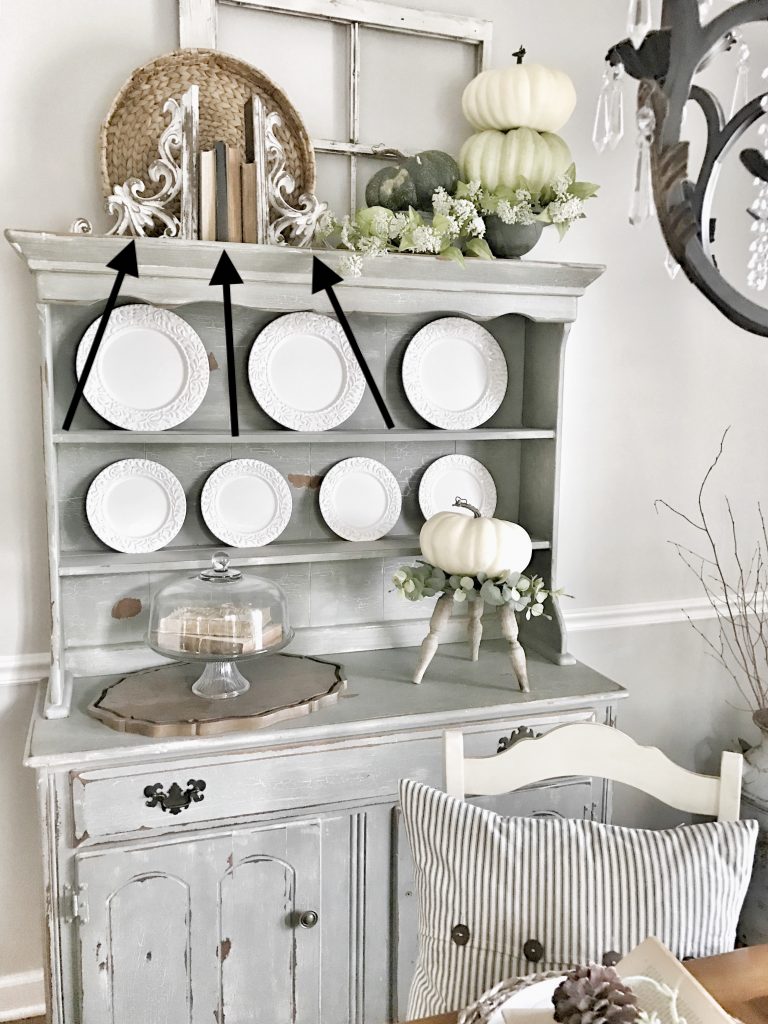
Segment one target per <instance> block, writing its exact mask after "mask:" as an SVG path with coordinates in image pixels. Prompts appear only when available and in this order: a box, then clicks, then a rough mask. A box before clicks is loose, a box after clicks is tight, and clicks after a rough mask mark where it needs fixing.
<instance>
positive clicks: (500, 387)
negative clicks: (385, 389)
mask: <svg viewBox="0 0 768 1024" xmlns="http://www.w3.org/2000/svg"><path fill="white" fill-rule="evenodd" d="M403 386H404V388H405V393H406V395H407V396H408V401H409V402H410V403H411V405H412V406H413V408H414V409H415V410H416V412H417V413H419V415H421V416H423V417H424V419H425V420H427V422H428V423H433V424H434V425H435V426H436V427H443V428H444V429H446V430H469V429H471V428H472V427H477V426H479V425H480V424H481V423H485V421H486V420H487V419H490V417H491V416H493V414H494V413H495V412H496V410H497V409H498V408H499V406H500V405H501V402H502V399H503V398H504V395H505V394H506V391H507V362H506V360H505V358H504V353H503V352H502V351H501V347H500V345H499V343H498V342H497V341H496V339H495V338H494V336H493V335H492V334H491V333H490V332H489V331H487V330H486V329H485V327H482V326H481V325H480V324H476V323H475V322H474V320H465V319H464V318H463V317H458V316H447V317H443V318H442V319H440V320H433V321H432V323H431V324H427V325H426V327H422V329H421V330H420V331H418V332H417V333H416V334H415V335H414V336H413V338H412V339H411V342H410V344H409V345H408V348H407V349H406V350H405V358H404V359H403Z"/></svg>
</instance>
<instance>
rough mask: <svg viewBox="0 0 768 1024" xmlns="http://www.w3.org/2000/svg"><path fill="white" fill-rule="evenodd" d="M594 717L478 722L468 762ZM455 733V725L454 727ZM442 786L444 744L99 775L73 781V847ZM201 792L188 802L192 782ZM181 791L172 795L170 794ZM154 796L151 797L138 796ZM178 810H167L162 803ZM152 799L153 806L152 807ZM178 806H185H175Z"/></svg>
mask: <svg viewBox="0 0 768 1024" xmlns="http://www.w3.org/2000/svg"><path fill="white" fill-rule="evenodd" d="M593 718H594V712H593V711H591V710H589V709H586V710H585V709H583V708H582V709H578V710H575V711H573V712H565V713H563V712H558V713H557V714H549V715H547V714H543V715H542V714H540V715H539V716H538V717H530V718H515V719H510V718H505V719H501V718H500V719H498V720H497V721H494V722H492V723H490V722H483V723H474V724H473V725H471V726H467V727H466V729H465V736H466V750H467V754H469V755H472V756H481V755H482V756H485V755H487V756H490V755H492V754H495V753H496V751H497V748H498V745H499V740H500V739H501V738H502V737H505V736H507V737H508V736H509V735H510V733H512V731H513V730H514V729H516V728H519V727H520V726H521V725H522V724H525V725H530V727H531V728H532V729H533V730H534V732H536V733H538V732H544V731H546V730H547V729H549V728H553V727H554V726H556V725H562V724H564V723H566V722H575V721H588V720H591V719H593ZM454 728H455V726H454ZM404 777H406V778H412V779H418V780H419V781H420V782H426V783H429V785H432V786H438V787H440V788H442V787H443V785H444V782H445V776H444V769H443V743H442V735H441V733H439V732H435V731H430V734H429V735H428V736H425V735H424V734H415V735H412V736H410V737H409V735H408V734H406V735H405V736H402V735H400V736H398V735H393V736H388V737H382V738H381V739H379V740H376V741H373V742H371V741H370V740H358V741H357V742H355V741H350V742H348V743H346V744H334V745H329V746H327V747H324V748H323V749H322V750H314V751H309V752H305V753H301V752H299V753H294V752H292V751H290V750H287V751H286V750H280V751H266V752H264V753H260V754H250V755H245V754H243V755H238V756H237V757H233V758H231V759H229V760H227V761H211V760H198V761H197V762H195V761H191V760H187V759H184V760H182V759H179V760H178V761H177V762H161V763H158V764H155V765H151V764H150V765H140V766H139V767H138V768H136V769H133V768H120V769H114V768H112V769H99V770H93V771H81V772H75V773H73V774H72V776H71V783H72V801H73V812H74V825H75V839H76V841H77V842H78V843H81V842H84V841H86V840H88V839H91V840H96V839H98V838H99V837H105V836H113V835H124V834H130V833H132V832H136V831H146V830H148V829H158V830H167V829H168V828H169V827H172V826H173V827H178V826H183V825H189V824H195V823H199V822H207V821H217V820H222V819H232V818H247V817H250V816H253V815H261V814H270V813H281V812H283V811H294V810H301V809H303V808H310V807H314V808H316V807H322V806H323V805H328V804H336V803H340V802H344V801H349V800H354V801H360V802H365V801H370V802H377V801H381V800H385V799H388V798H392V797H393V796H395V795H396V793H397V785H398V782H399V780H400V779H402V778H404ZM198 782H200V783H204V784H205V788H204V789H203V788H201V787H200V788H198V790H197V791H195V792H192V793H188V792H187V791H188V790H189V788H190V785H189V784H190V783H198ZM174 784H175V786H176V787H177V789H175V790H174V791H173V792H171V787H172V786H174ZM150 787H157V790H158V792H157V797H156V798H152V797H150V798H148V797H147V796H146V795H145V793H144V791H145V789H147V788H150ZM174 798H175V800H176V807H175V808H172V807H171V808H168V809H166V810H163V805H164V804H165V805H166V806H167V805H168V801H169V799H170V800H173V799H174ZM148 800H149V801H150V802H154V806H148ZM179 802H181V803H182V804H183V806H181V807H178V803H179Z"/></svg>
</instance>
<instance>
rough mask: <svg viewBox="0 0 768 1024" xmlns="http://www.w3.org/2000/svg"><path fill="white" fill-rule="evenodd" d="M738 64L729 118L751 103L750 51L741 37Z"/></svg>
mask: <svg viewBox="0 0 768 1024" xmlns="http://www.w3.org/2000/svg"><path fill="white" fill-rule="evenodd" d="M736 53H737V64H736V84H735V85H734V88H733V99H732V100H731V109H730V111H729V114H728V116H729V118H731V117H733V116H734V114H737V113H738V112H739V111H740V110H741V108H742V107H744V106H746V104H747V103H749V58H750V52H749V47H748V46H747V44H746V43H745V42H744V41H743V40H742V39H741V38H740V37H739V46H738V50H737V51H736Z"/></svg>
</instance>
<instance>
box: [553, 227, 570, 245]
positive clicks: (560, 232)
mask: <svg viewBox="0 0 768 1024" xmlns="http://www.w3.org/2000/svg"><path fill="white" fill-rule="evenodd" d="M570 226H571V225H570V224H569V223H564V224H563V223H557V224H555V227H556V228H557V233H558V235H559V236H560V241H561V242H562V240H563V239H564V238H565V236H566V235H567V234H568V228H569V227H570Z"/></svg>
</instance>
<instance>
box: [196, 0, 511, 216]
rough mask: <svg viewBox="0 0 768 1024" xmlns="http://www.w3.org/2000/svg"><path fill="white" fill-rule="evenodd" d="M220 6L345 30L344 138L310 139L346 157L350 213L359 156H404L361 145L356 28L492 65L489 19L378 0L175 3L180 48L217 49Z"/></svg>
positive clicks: (318, 147)
mask: <svg viewBox="0 0 768 1024" xmlns="http://www.w3.org/2000/svg"><path fill="white" fill-rule="evenodd" d="M221 5H224V6H228V7H241V8H251V9H253V10H255V11H269V12H270V13H272V14H286V15H294V16H295V17H298V18H314V19H316V20H321V21H332V22H335V23H337V24H341V25H346V26H347V54H348V59H347V73H348V81H347V87H348V95H349V103H348V124H347V128H348V138H346V139H313V140H312V144H313V146H314V147H315V150H316V152H318V153H331V154H335V155H337V156H343V157H345V158H346V159H347V161H348V165H349V207H350V212H354V209H355V206H356V201H357V158H358V157H360V156H373V157H383V158H387V157H395V158H397V157H399V156H401V155H402V154H400V153H399V152H398V151H397V150H396V149H394V148H393V147H388V146H387V145H386V144H385V143H379V144H378V145H374V146H370V145H363V144H362V143H361V142H360V71H361V57H360V28H361V27H362V28H370V29H378V30H380V31H382V32H393V33H396V34H401V35H411V36H420V37H422V38H425V39H440V40H443V41H448V42H455V43H460V44H463V45H470V46H473V47H474V48H475V71H476V73H477V72H480V71H484V70H485V69H486V68H487V67H488V65H489V62H490V57H491V38H492V33H493V25H492V23H491V22H490V21H483V20H481V19H479V18H467V17H461V16H459V15H453V14H439V13H436V12H433V11H417V10H413V9H412V8H410V7H397V6H395V5H393V4H388V3H377V2H376V0H179V45H180V46H182V47H188V46H192V47H202V48H206V49H212V50H215V49H216V48H217V22H218V8H219V6H221Z"/></svg>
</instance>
